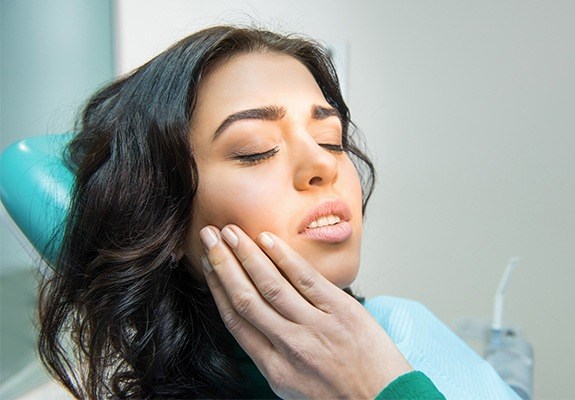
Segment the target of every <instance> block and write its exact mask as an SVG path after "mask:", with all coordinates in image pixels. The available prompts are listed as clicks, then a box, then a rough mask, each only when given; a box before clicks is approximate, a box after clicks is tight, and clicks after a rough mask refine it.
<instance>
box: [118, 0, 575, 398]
mask: <svg viewBox="0 0 575 400" xmlns="http://www.w3.org/2000/svg"><path fill="white" fill-rule="evenodd" d="M252 20H255V21H258V22H260V23H261V22H263V23H264V24H265V25H266V26H268V27H272V28H279V29H281V30H283V31H296V32H303V33H307V34H309V35H311V36H313V37H315V38H318V39H323V40H327V41H329V42H341V41H343V40H345V41H347V42H348V44H349V55H350V60H349V85H350V86H349V105H350V108H351V110H352V117H353V118H354V120H355V122H356V123H357V124H358V125H359V127H360V128H361V129H362V130H363V131H364V133H365V135H366V136H367V140H368V143H369V145H370V149H371V151H372V153H373V156H374V158H375V159H376V161H377V167H378V170H379V184H378V187H377V191H376V193H375V195H374V197H373V200H372V203H371V207H370V209H369V210H368V218H367V223H366V225H367V226H366V234H365V240H364V250H365V251H364V262H363V270H362V272H361V274H360V277H359V279H358V281H357V289H358V290H359V292H360V293H363V294H365V295H368V296H373V295H376V294H391V295H398V296H404V297H410V298H415V299H418V300H420V301H422V302H423V303H425V304H426V305H428V307H429V308H431V309H432V310H433V311H434V312H435V313H436V314H437V315H438V316H439V317H440V318H442V319H443V320H444V321H446V322H447V323H448V324H450V325H452V326H454V327H455V321H456V320H457V319H458V318H460V317H477V318H479V319H485V320H486V321H487V320H489V318H490V316H491V308H492V298H493V294H494V291H495V288H496V286H497V283H498V280H499V277H500V276H501V273H502V271H503V268H504V267H505V264H506V263H507V260H508V258H509V257H510V256H515V255H517V256H521V258H522V260H523V261H522V264H521V265H520V267H519V268H518V269H517V270H516V272H515V274H514V276H513V277H512V281H511V283H510V286H509V289H508V295H507V307H506V314H505V316H506V317H508V318H509V321H511V322H513V323H515V324H518V325H520V326H521V327H523V331H524V333H525V336H526V337H527V338H528V339H529V340H530V341H531V342H532V343H533V345H534V348H535V357H536V361H535V396H536V398H572V397H574V395H573V389H572V387H571V386H572V385H571V383H570V382H571V381H570V380H571V378H572V375H573V373H574V372H575V367H574V364H575V361H574V360H575V345H573V340H572V338H573V334H574V333H575V332H574V330H575V329H574V328H575V321H574V317H573V315H574V313H573V311H572V307H571V306H572V304H571V303H572V302H573V299H574V295H573V294H572V293H573V289H574V283H575V268H574V267H575V262H574V259H575V254H574V253H575V252H574V247H575V246H574V245H575V206H574V204H575V157H574V154H575V119H574V117H573V114H574V112H573V111H574V110H575V97H574V96H575V95H574V93H575V74H574V72H575V41H573V37H575V24H573V21H574V20H575V2H573V1H570V0H566V1H559V0H554V1H548V2H542V1H523V0H522V1H520V0H515V1H511V0H509V1H505V2H501V1H482V2H463V1H455V0H453V1H446V0H441V1H434V2H428V1H423V0H421V1H377V0H373V1H357V0H337V1H336V0H297V1H289V2H286V1H269V0H257V1H256V0H253V1H249V2H238V1H223V0H214V1H210V2H207V1H191V0H188V1H184V0H164V1H154V0H118V2H117V28H118V32H117V33H118V35H117V38H118V41H117V50H118V55H117V63H118V66H117V67H118V70H119V71H120V72H126V71H128V70H130V69H131V68H133V67H135V66H137V65H139V64H141V63H143V62H144V61H146V60H147V59H148V58H150V57H151V56H153V55H155V54H156V53H158V52H159V51H161V50H162V49H164V48H165V47H166V46H168V45H169V44H171V43H172V42H174V41H175V40H177V39H179V38H181V37H183V36H184V35H186V34H188V33H190V32H192V31H195V30H197V29H199V28H201V27H204V26H207V25H211V24H214V23H221V22H250V21H252Z"/></svg>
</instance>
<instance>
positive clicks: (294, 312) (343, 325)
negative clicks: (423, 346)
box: [200, 225, 412, 399]
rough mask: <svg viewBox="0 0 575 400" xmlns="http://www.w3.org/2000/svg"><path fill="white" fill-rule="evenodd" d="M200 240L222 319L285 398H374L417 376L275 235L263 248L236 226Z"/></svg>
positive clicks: (369, 321)
mask: <svg viewBox="0 0 575 400" xmlns="http://www.w3.org/2000/svg"><path fill="white" fill-rule="evenodd" d="M200 236H201V238H202V241H203V242H204V245H205V247H206V252H207V258H204V259H203V261H202V262H203V264H204V272H205V275H206V280H207V283H208V285H209V287H210V290H211V291H212V294H213V296H214V299H215V301H216V304H217V306H218V308H219V311H220V315H221V317H222V319H223V321H224V323H225V324H226V326H227V328H228V329H229V331H230V332H231V333H232V334H233V335H234V337H235V338H236V340H237V341H238V343H239V344H240V345H241V346H242V347H243V349H244V350H245V351H246V352H247V353H248V354H249V356H250V357H251V358H252V359H253V360H254V362H255V363H256V365H257V367H258V368H259V369H260V371H261V372H262V373H263V375H264V376H265V377H266V378H267V379H268V382H269V383H270V385H271V387H272V389H273V390H274V392H275V393H276V394H277V395H279V396H280V397H282V398H302V397H303V398H354V399H359V398H372V399H373V398H374V397H375V396H377V394H378V393H379V392H380V391H381V390H383V388H384V387H385V386H387V384H389V383H390V382H391V381H393V380H394V379H395V378H396V377H398V376H400V375H402V374H404V373H406V372H409V371H411V370H412V368H411V366H410V365H409V364H408V362H407V361H406V360H405V359H404V357H403V356H402V355H401V353H400V352H399V350H398V349H397V348H396V347H395V345H394V344H393V342H392V341H391V339H390V338H389V336H388V335H387V334H386V333H385V331H384V330H383V329H382V328H381V327H380V326H379V324H378V323H377V322H376V321H375V320H374V319H373V318H372V317H371V316H370V315H369V313H368V312H367V311H366V310H365V309H364V308H363V307H362V306H361V304H360V303H359V302H357V301H356V300H355V299H353V298H352V297H351V296H349V295H348V294H347V293H345V292H343V291H342V290H341V289H339V288H338V287H336V286H334V285H333V284H331V283H330V282H329V281H327V280H326V279H325V278H324V277H323V276H322V275H321V274H319V273H318V272H317V271H316V270H315V269H314V268H313V267H311V266H310V265H309V264H308V263H307V262H306V261H305V260H304V259H303V258H302V257H301V256H300V255H299V254H298V253H296V252H295V251H294V250H293V249H291V248H290V247H289V246H288V245H287V244H286V243H285V242H283V241H282V240H281V239H279V238H278V237H277V236H275V235H272V234H269V233H262V234H260V235H259V236H258V238H257V239H256V242H257V243H258V244H259V246H258V245H257V244H256V243H254V241H252V240H251V239H250V238H249V237H248V236H247V235H246V234H245V233H244V232H243V231H242V230H241V229H239V228H238V227H237V226H233V225H230V226H227V227H225V228H224V229H223V230H222V231H221V234H220V232H219V231H218V229H217V228H214V227H211V226H210V227H206V228H204V229H203V230H202V231H201V232H200ZM222 237H223V238H224V239H225V242H224V240H222ZM262 250H263V251H262ZM264 252H265V253H264ZM208 260H209V262H208Z"/></svg>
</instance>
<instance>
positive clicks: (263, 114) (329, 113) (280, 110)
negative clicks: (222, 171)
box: [212, 104, 341, 140]
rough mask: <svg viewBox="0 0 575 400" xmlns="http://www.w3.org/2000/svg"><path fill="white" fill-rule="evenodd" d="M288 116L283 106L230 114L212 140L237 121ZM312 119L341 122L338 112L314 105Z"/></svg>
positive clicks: (275, 119) (263, 119) (276, 118)
mask: <svg viewBox="0 0 575 400" xmlns="http://www.w3.org/2000/svg"><path fill="white" fill-rule="evenodd" d="M285 115H286V109H285V108H284V107H281V106H265V107H259V108H251V109H249V110H242V111H238V112H236V113H233V114H230V115H228V116H227V117H226V119H224V121H223V122H222V123H221V124H220V126H219V127H218V129H216V131H215V132H214V135H213V138H212V140H216V139H217V138H218V137H219V136H220V135H221V134H222V132H223V131H224V130H225V129H226V128H228V127H229V126H230V125H231V124H233V123H234V122H237V121H242V120H246V119H257V120H262V121H278V120H280V119H282V118H283V117H284V116H285ZM311 117H312V119H315V120H323V119H326V118H329V117H338V118H339V119H340V120H341V115H340V113H339V111H338V110H336V109H335V108H332V107H323V106H320V105H317V104H316V105H313V106H312V109H311Z"/></svg>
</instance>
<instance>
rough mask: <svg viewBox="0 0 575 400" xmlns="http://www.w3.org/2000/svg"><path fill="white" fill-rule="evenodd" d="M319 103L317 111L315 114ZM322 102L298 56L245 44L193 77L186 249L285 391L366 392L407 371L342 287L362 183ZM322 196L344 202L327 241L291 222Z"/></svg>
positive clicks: (352, 257)
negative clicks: (339, 231) (344, 214)
mask: <svg viewBox="0 0 575 400" xmlns="http://www.w3.org/2000/svg"><path fill="white" fill-rule="evenodd" d="M271 106H273V107H276V108H280V109H281V112H279V113H277V112H276V113H275V116H274V117H273V118H271V119H270V116H269V115H268V116H267V117H265V118H263V119H262V118H258V119H252V118H250V119H247V120H246V119H240V120H236V121H235V122H233V123H224V125H223V126H222V123H223V122H224V121H226V120H228V121H229V119H228V118H229V116H230V115H233V114H235V113H237V112H241V111H244V110H249V109H254V108H261V107H271ZM318 106H321V107H323V110H324V111H322V112H321V113H318V112H315V113H314V112H313V111H312V110H314V108H315V109H316V111H317V107H318ZM329 108H331V107H330V106H329V104H328V103H327V102H326V100H325V98H324V97H323V95H322V93H321V91H320V89H319V87H318V85H317V83H316V82H315V80H314V79H313V77H312V75H311V74H310V73H309V72H308V70H307V69H306V68H305V67H304V66H303V65H302V64H301V63H300V62H299V61H297V60H295V59H293V58H291V57H289V56H285V55H278V54H273V53H265V54H246V55H239V56H235V57H233V58H232V59H231V60H229V61H227V62H226V63H224V64H223V65H221V66H219V67H218V68H217V69H216V70H214V71H212V72H211V74H210V75H209V76H208V77H207V78H206V79H205V80H204V83H203V85H202V87H201V88H200V91H199V97H198V105H197V108H196V110H195V113H194V120H193V125H192V138H191V141H192V145H193V146H194V149H195V151H196V158H197V163H198V171H199V175H200V185H199V189H198V192H197V197H196V199H195V203H194V209H193V211H194V214H193V215H194V217H193V221H192V225H191V227H190V232H189V239H188V241H187V244H186V248H185V253H186V256H187V257H188V258H190V259H191V260H192V261H193V264H194V265H196V266H198V268H197V269H199V270H200V268H199V266H200V265H201V271H202V272H203V276H204V278H205V280H206V282H207V284H208V287H209V288H210V290H211V292H212V294H213V296H214V300H215V302H216V304H217V306H218V309H219V312H220V315H221V317H222V320H223V321H224V323H225V324H226V327H227V328H228V330H229V331H230V332H231V333H232V335H233V336H234V337H235V339H236V340H237V341H238V343H239V344H240V345H241V346H242V347H243V348H244V350H245V351H246V352H247V354H249V355H250V357H251V358H252V359H253V360H254V362H255V364H256V365H257V367H258V368H259V369H260V371H261V372H262V373H263V375H264V376H265V377H266V378H267V379H268V381H269V383H270V385H271V387H272V389H273V390H274V391H275V392H276V393H277V394H278V395H279V396H280V397H282V398H350V399H351V398H353V399H360V398H374V397H375V396H376V395H377V394H378V393H379V392H380V391H381V390H382V389H383V388H384V387H385V386H386V385H387V384H389V383H390V382H391V381H393V380H394V379H395V378H397V377H398V376H400V375H402V374H404V373H406V372H409V371H411V366H410V365H409V364H408V363H407V361H406V360H405V359H404V358H403V356H402V355H401V353H400V352H399V350H398V349H397V348H396V346H395V345H394V344H393V342H392V341H391V339H390V338H389V337H388V335H387V334H386V333H385V331H384V330H383V329H382V328H381V327H380V326H379V324H378V323H377V322H376V321H375V320H374V319H373V318H372V317H371V316H370V315H369V313H368V312H367V311H366V310H365V309H364V308H363V307H362V306H361V305H360V304H359V302H357V301H356V300H355V299H353V298H352V297H351V296H349V295H348V294H346V293H345V292H343V291H342V290H341V289H340V288H342V287H345V286H348V285H349V284H350V283H351V282H352V281H353V280H354V279H355V277H356V275H357V270H358V266H359V250H360V243H361V188H360V184H359V181H358V178H357V173H356V170H355V168H354V166H353V164H352V163H351V161H350V160H349V158H348V157H347V155H346V154H345V153H343V152H341V151H337V150H334V149H335V148H336V147H337V146H338V145H340V144H341V124H340V122H339V119H338V118H337V116H335V115H330V113H329V112H327V111H326V110H328V109H329ZM243 115H244V116H245V114H243ZM318 115H321V117H318ZM252 116H253V115H252ZM216 133H217V134H216ZM214 134H215V135H214ZM270 149H272V150H273V151H271V152H270ZM238 154H239V155H241V156H242V157H244V158H240V159H238ZM246 154H247V155H249V156H248V158H247V159H248V160H250V162H249V163H246V162H245V160H246V158H245V156H246ZM253 154H259V155H258V156H257V157H256V158H257V159H258V160H257V162H255V163H252V162H251V161H253V159H254V156H253ZM261 154H265V157H262V156H261ZM242 160H243V161H242ZM326 200H327V201H329V200H338V201H340V203H343V204H346V205H347V207H348V209H349V221H348V223H349V228H350V229H351V234H350V235H346V236H345V237H343V238H340V239H341V240H340V239H338V240H336V241H335V243H334V241H333V240H332V241H325V240H318V239H317V238H314V237H313V236H312V237H310V236H309V235H306V234H302V233H301V224H302V222H303V221H305V218H306V215H308V214H309V212H310V210H312V209H314V207H316V206H317V205H318V204H322V203H323V202H324V201H326Z"/></svg>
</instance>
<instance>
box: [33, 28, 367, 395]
mask: <svg viewBox="0 0 575 400" xmlns="http://www.w3.org/2000/svg"><path fill="white" fill-rule="evenodd" d="M253 52H273V53H281V54H287V55H290V56H292V57H294V58H296V59H298V60H299V61H300V62H302V63H303V64H304V65H305V66H306V67H307V68H308V69H309V71H310V72H311V73H312V74H313V76H314V78H315V80H316V81H317V83H318V84H319V87H320V88H321V90H322V92H323V94H324V96H325V98H326V99H327V101H328V102H329V104H330V105H332V106H333V107H335V108H336V109H337V110H338V111H339V114H340V115H341V118H342V123H343V146H344V148H345V150H346V151H347V152H348V154H350V156H351V157H352V159H353V160H354V163H355V164H356V167H357V168H358V171H360V177H361V179H362V183H363V188H364V192H363V194H364V202H363V208H364V210H365V205H366V204H367V200H368V199H369V196H370V195H371V192H372V190H373V185H374V167H373V165H372V163H371V162H370V160H369V158H368V157H367V156H366V155H365V154H364V153H363V152H362V151H361V150H360V148H359V147H358V146H357V145H356V143H355V142H354V135H353V133H354V132H355V130H354V129H352V128H353V125H352V124H351V122H350V115H349V110H348V108H347V106H346V104H345V102H344V100H343V98H342V95H341V92H340V88H339V83H338V79H337V76H336V73H335V70H334V67H333V65H332V62H331V60H330V58H329V56H328V52H327V51H326V49H325V48H324V47H323V46H321V45H320V44H318V43H316V42H314V41H312V40H309V39H306V38H302V37H299V36H289V35H288V36H286V35H280V34H277V33H273V32H269V31H266V30H262V29H256V28H241V27H231V26H218V27H212V28H209V29H205V30H202V31H200V32H197V33H195V34H193V35H191V36H189V37H186V38H185V39H183V40H181V41H180V42H178V43H176V44H175V45H173V46H172V47H170V48H169V49H168V50H166V51H165V52H163V53H162V54H160V55H158V56H157V57H155V58H154V59H153V60H151V61H149V62H148V63H146V64H145V65H143V66H142V67H140V68H138V69H136V70H135V71H133V72H132V73H131V74H129V75H128V76H125V77H122V78H121V79H119V80H117V81H115V82H113V83H111V84H110V85H108V86H106V87H104V88H103V89H101V90H100V91H98V92H97V93H96V94H95V95H94V96H93V97H92V98H91V99H90V100H89V101H88V103H87V105H86V106H85V109H84V111H83V114H82V117H81V120H80V121H79V124H78V125H79V126H78V128H77V132H78V133H77V135H76V136H75V138H74V139H73V141H72V142H71V143H70V145H69V147H68V149H67V159H68V161H69V165H70V168H71V169H72V170H73V171H74V173H75V176H76V181H75V186H74V190H73V195H72V203H71V207H70V210H69V216H68V219H67V222H66V227H65V233H64V240H63V243H62V246H61V249H60V252H59V257H58V260H57V262H56V265H55V271H54V273H53V274H52V275H51V276H50V277H49V278H46V280H45V282H43V284H42V286H41V291H40V298H39V307H38V311H39V321H40V337H39V344H38V346H39V353H40V356H41V359H42V361H43V363H44V364H45V366H46V368H47V369H48V371H49V372H50V373H51V375H52V376H53V377H55V378H56V379H57V380H59V381H60V382H61V383H63V384H64V385H65V386H66V387H67V388H68V390H70V391H71V393H72V394H74V395H75V396H76V397H78V398H83V399H84V398H85V399H102V398H122V399H125V398H135V399H151V398H177V399H180V398H182V399H183V398H205V397H215V398H218V397H234V396H235V395H236V394H237V393H239V392H238V390H240V388H241V385H239V383H238V382H239V380H238V376H239V375H238V371H237V370H236V365H235V362H234V358H233V355H232V346H231V340H230V336H229V333H228V332H227V330H226V329H225V327H224V325H223V323H222V321H221V319H220V317H219V314H218V311H217V308H216V306H215V303H214V301H213V299H212V297H211V294H210V292H209V290H208V288H207V286H206V285H205V283H203V282H201V281H200V280H198V279H197V278H196V277H195V275H194V272H193V268H192V266H191V265H190V262H189V261H188V260H187V259H186V258H185V257H184V258H182V260H180V261H177V263H179V265H177V267H176V268H174V259H173V256H172V254H174V253H176V252H177V251H178V249H180V248H181V247H182V245H183V243H184V242H185V240H186V234H187V232H188V227H189V225H190V222H191V219H192V218H193V215H192V213H191V209H192V203H193V200H194V195H195V193H196V189H197V187H198V180H199V179H200V177H199V175H198V170H197V167H196V163H195V160H194V157H193V151H192V150H193V149H192V148H191V144H190V140H189V137H190V134H192V135H193V130H192V131H191V132H190V130H191V129H192V128H191V124H190V122H191V118H192V114H193V112H194V107H195V104H196V101H197V92H198V87H199V85H200V83H201V82H202V79H203V78H204V77H205V76H206V75H207V74H209V73H210V71H211V70H213V69H214V67H215V66H216V65H218V64H220V63H223V62H225V61H226V60H229V59H230V58H231V57H233V56H234V55H237V54H240V53H253Z"/></svg>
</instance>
